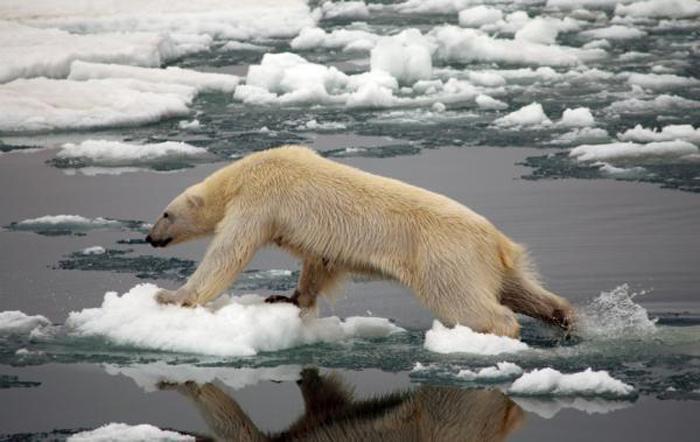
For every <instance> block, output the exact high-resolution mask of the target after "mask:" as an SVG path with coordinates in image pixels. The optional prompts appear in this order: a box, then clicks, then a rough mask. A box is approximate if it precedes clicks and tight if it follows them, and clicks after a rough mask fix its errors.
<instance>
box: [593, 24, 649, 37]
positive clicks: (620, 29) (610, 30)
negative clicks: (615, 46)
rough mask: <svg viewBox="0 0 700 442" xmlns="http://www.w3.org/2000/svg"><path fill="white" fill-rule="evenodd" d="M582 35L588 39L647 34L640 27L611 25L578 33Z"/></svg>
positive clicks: (642, 35)
mask: <svg viewBox="0 0 700 442" xmlns="http://www.w3.org/2000/svg"><path fill="white" fill-rule="evenodd" d="M580 35H581V36H582V37H585V38H590V39H606V40H629V39H633V38H641V37H644V36H645V35H647V33H646V32H644V31H642V30H641V29H637V28H633V27H630V26H623V25H612V26H608V27H605V28H597V29H590V30H588V31H583V32H581V33H580Z"/></svg>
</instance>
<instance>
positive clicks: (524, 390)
mask: <svg viewBox="0 0 700 442" xmlns="http://www.w3.org/2000/svg"><path fill="white" fill-rule="evenodd" d="M508 393H509V394H512V395H521V396H602V397H616V398H625V397H632V396H634V394H635V392H634V387H633V386H631V385H628V384H625V383H624V382H622V381H620V380H618V379H615V378H613V377H612V376H610V374H608V372H607V371H605V370H601V371H593V370H592V369H590V368H588V369H586V370H584V371H581V372H578V373H567V374H564V373H561V372H559V371H557V370H555V369H553V368H542V369H535V370H532V371H530V372H527V373H525V374H523V375H522V376H521V377H519V378H518V379H516V380H515V381H514V382H513V384H512V385H511V386H510V387H509V388H508Z"/></svg>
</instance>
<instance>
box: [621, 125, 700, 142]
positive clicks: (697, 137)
mask: <svg viewBox="0 0 700 442" xmlns="http://www.w3.org/2000/svg"><path fill="white" fill-rule="evenodd" d="M617 138H619V139H620V140H621V141H634V142H637V143H649V142H652V141H673V140H683V141H688V142H690V143H693V144H696V145H699V144H700V128H694V127H693V126H692V125H690V124H671V125H668V126H664V127H662V128H661V130H655V129H653V128H650V129H647V128H645V127H643V126H642V125H641V124H638V125H636V126H635V127H633V128H632V129H627V130H626V131H624V132H622V133H620V134H618V135H617Z"/></svg>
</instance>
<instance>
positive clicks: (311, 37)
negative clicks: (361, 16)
mask: <svg viewBox="0 0 700 442" xmlns="http://www.w3.org/2000/svg"><path fill="white" fill-rule="evenodd" d="M380 38H382V37H381V36H380V35H377V34H374V33H372V32H369V31H365V30H363V29H342V28H341V29H334V30H333V31H330V32H327V31H325V30H323V29H321V28H317V27H310V28H304V29H302V30H301V32H300V33H299V35H297V36H296V37H294V38H293V39H292V41H291V42H290V43H289V45H290V46H291V48H292V49H294V50H295V51H308V50H311V49H341V50H343V51H348V52H350V51H354V52H367V51H370V50H371V49H372V48H373V47H374V45H376V44H377V41H379V39H380Z"/></svg>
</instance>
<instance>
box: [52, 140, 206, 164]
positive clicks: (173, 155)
mask: <svg viewBox="0 0 700 442" xmlns="http://www.w3.org/2000/svg"><path fill="white" fill-rule="evenodd" d="M205 155H207V150H206V149H203V148H201V147H195V146H192V145H189V144H187V143H183V142H177V141H165V142H162V143H152V144H133V143H125V142H120V141H108V140H85V141H83V142H81V143H78V144H72V143H67V144H64V145H63V146H62V147H61V150H60V151H59V152H58V153H57V154H56V157H57V158H61V159H81V160H83V161H84V162H85V163H87V164H89V165H91V166H101V167H121V166H147V165H150V164H153V163H154V162H157V161H163V160H181V159H192V158H194V159H196V158H201V157H202V156H205Z"/></svg>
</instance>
